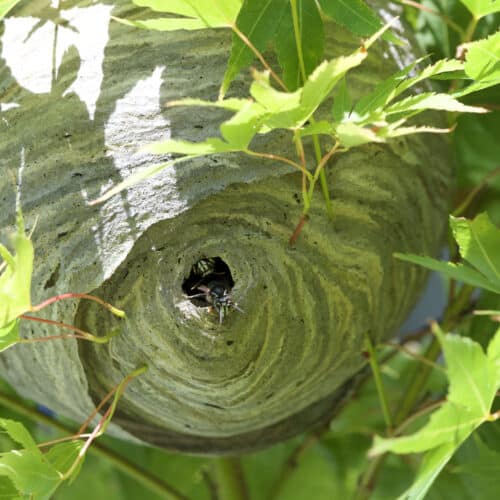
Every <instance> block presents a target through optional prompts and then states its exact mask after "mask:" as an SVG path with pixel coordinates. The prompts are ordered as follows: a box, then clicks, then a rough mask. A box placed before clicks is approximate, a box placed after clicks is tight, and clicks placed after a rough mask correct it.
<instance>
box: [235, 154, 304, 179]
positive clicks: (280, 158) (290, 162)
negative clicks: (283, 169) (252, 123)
mask: <svg viewBox="0 0 500 500" xmlns="http://www.w3.org/2000/svg"><path fill="white" fill-rule="evenodd" d="M244 152H245V153H246V154H248V155H250V156H255V157H256V158H264V159H266V160H273V161H280V162H282V163H286V164H287V165H291V166H292V167H294V168H297V169H299V170H300V171H301V172H302V173H303V174H304V175H305V176H306V177H307V178H308V179H312V174H311V172H308V171H307V169H306V168H305V167H303V166H302V165H301V164H300V163H297V162H295V161H293V160H290V159H289V158H286V157H284V156H279V155H275V154H272V153H260V152H258V151H252V150H251V149H245V151H244Z"/></svg>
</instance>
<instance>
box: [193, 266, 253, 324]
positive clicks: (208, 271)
mask: <svg viewBox="0 0 500 500" xmlns="http://www.w3.org/2000/svg"><path fill="white" fill-rule="evenodd" d="M188 281H189V286H187V285H188V284H187V283H185V286H184V287H183V288H184V290H185V292H186V294H187V297H188V298H189V299H190V300H191V301H192V302H193V303H194V304H195V305H197V306H198V307H209V308H211V309H212V310H213V311H214V312H216V313H217V314H218V316H219V324H221V323H222V321H223V320H224V318H225V316H226V315H227V313H228V311H229V310H230V309H236V310H237V311H239V312H241V313H242V312H243V311H242V310H241V309H240V308H239V307H238V304H236V303H235V302H233V300H232V298H231V294H230V291H231V289H232V288H233V286H234V281H233V279H232V277H231V272H230V270H229V267H228V266H227V264H226V263H225V262H224V261H223V260H222V259H221V258H220V257H210V258H206V257H205V258H202V259H200V260H198V261H197V262H196V263H195V264H193V266H192V267H191V273H190V276H189V278H188ZM193 292H198V293H193ZM193 299H194V300H193Z"/></svg>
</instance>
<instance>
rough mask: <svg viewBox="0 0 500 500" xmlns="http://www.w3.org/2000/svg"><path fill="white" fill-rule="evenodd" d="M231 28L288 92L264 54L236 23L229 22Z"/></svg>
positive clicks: (220, 97)
mask: <svg viewBox="0 0 500 500" xmlns="http://www.w3.org/2000/svg"><path fill="white" fill-rule="evenodd" d="M231 29H232V30H233V31H234V32H235V33H236V35H237V36H238V37H239V38H240V39H241V41H242V42H243V43H244V44H245V45H246V46H247V47H248V48H249V49H250V50H251V51H252V52H253V53H254V54H255V57H257V59H258V60H259V61H260V62H261V64H262V66H264V68H266V69H267V71H269V74H270V75H271V76H272V77H273V78H274V80H275V81H276V83H277V84H278V85H279V86H280V87H281V88H282V89H283V90H284V91H285V92H288V88H287V86H286V85H285V83H284V82H283V80H282V79H281V78H280V77H279V76H278V75H277V74H276V73H275V72H274V71H273V69H272V68H271V66H269V64H268V63H267V61H266V60H265V58H264V56H263V55H262V54H261V53H260V52H259V51H258V49H257V47H255V46H254V44H253V43H252V42H251V41H250V39H249V38H248V37H247V36H246V35H245V34H244V33H243V32H242V31H241V30H240V29H239V28H238V26H236V23H233V24H231ZM222 98H223V95H219V99H222Z"/></svg>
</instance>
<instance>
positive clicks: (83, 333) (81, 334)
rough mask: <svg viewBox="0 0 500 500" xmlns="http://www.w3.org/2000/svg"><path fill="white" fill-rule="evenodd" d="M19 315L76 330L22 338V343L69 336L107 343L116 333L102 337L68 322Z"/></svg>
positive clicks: (23, 317)
mask: <svg viewBox="0 0 500 500" xmlns="http://www.w3.org/2000/svg"><path fill="white" fill-rule="evenodd" d="M19 317H20V318H21V319H25V320H27V321H36V322H38V323H47V324H48V325H54V326H58V327H59V328H67V329H68V330H71V331H73V332H76V335H49V336H47V337H40V338H31V339H21V340H20V343H23V344H28V343H31V342H46V341H48V340H57V339H68V338H74V339H82V340H89V341H91V342H96V343H97V344H105V343H106V342H108V341H109V339H110V338H111V337H113V336H114V335H116V332H115V331H113V332H111V333H110V334H108V335H104V336H102V337H97V336H96V335H93V334H91V333H89V332H86V331H85V330H81V329H80V328H77V327H76V326H73V325H68V324H67V323H62V322H60V321H54V320H52V319H45V318H37V317H35V316H28V315H27V314H22V315H21V316H19Z"/></svg>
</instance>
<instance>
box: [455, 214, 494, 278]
mask: <svg viewBox="0 0 500 500" xmlns="http://www.w3.org/2000/svg"><path fill="white" fill-rule="evenodd" d="M450 224H451V228H452V231H453V236H454V238H455V240H456V241H457V243H458V247H459V250H460V255H461V256H462V258H463V259H464V260H465V261H467V262H468V263H469V264H471V265H472V266H474V267H475V268H476V269H478V270H479V271H480V272H481V273H482V274H483V275H484V276H487V277H488V278H489V280H490V281H491V282H492V283H495V285H497V286H498V287H500V229H498V228H497V227H496V226H494V225H493V224H492V222H491V221H490V218H489V217H488V214H487V213H486V212H485V213H482V214H479V215H478V216H477V217H476V218H475V219H474V220H473V221H470V220H467V219H462V218H458V219H457V218H455V217H450Z"/></svg>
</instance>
